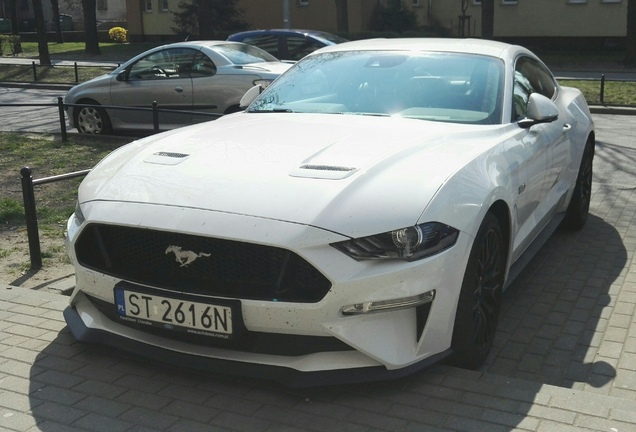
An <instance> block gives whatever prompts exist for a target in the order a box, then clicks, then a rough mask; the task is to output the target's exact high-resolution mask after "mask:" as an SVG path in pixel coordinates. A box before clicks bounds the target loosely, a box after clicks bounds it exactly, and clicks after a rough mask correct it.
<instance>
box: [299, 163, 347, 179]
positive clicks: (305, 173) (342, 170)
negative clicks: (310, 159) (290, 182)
mask: <svg viewBox="0 0 636 432" xmlns="http://www.w3.org/2000/svg"><path fill="white" fill-rule="evenodd" d="M356 171H358V168H352V167H343V166H336V165H301V166H300V167H298V168H296V169H294V170H292V172H290V173H289V175H290V176H291V177H303V178H315V179H326V180H341V179H344V178H347V177H349V176H351V175H353V174H354V173H355V172H356Z"/></svg>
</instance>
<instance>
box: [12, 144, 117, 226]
mask: <svg viewBox="0 0 636 432" xmlns="http://www.w3.org/2000/svg"><path fill="white" fill-rule="evenodd" d="M69 138H70V139H69V142H67V143H63V142H61V141H57V140H54V139H50V138H47V137H43V136H28V135H21V134H12V133H0V148H2V149H3V151H2V154H1V155H0V186H1V188H2V191H3V193H2V197H1V199H0V223H1V227H0V229H16V228H18V229H20V228H24V227H25V226H26V223H25V220H24V206H23V202H22V187H21V182H20V170H21V169H22V167H24V166H28V167H29V168H31V170H32V176H33V178H34V179H39V178H44V177H50V176H53V175H59V174H65V173H69V172H74V171H80V170H84V169H90V168H92V167H93V166H94V165H95V164H96V163H97V162H99V161H100V160H101V159H102V158H103V157H104V156H105V155H106V154H108V153H109V152H110V149H109V148H105V147H104V146H101V145H99V143H91V142H87V140H86V139H85V138H84V137H81V139H80V138H77V140H76V141H74V140H75V137H72V136H71V137H69ZM81 180H82V179H81V178H73V179H68V180H62V181H58V182H53V183H47V184H43V185H38V186H35V201H36V209H37V215H38V225H39V228H40V231H41V233H42V234H43V235H51V236H62V235H63V232H64V228H65V226H66V219H67V218H68V217H69V216H70V215H71V213H72V212H73V210H74V208H75V200H76V199H77V187H78V185H79V183H80V182H81ZM5 191H6V193H5Z"/></svg>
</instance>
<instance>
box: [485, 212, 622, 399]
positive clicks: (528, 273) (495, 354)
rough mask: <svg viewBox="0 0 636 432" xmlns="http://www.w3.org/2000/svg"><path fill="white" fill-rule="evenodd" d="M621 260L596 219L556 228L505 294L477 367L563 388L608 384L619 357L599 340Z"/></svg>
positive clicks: (610, 229)
mask: <svg viewBox="0 0 636 432" xmlns="http://www.w3.org/2000/svg"><path fill="white" fill-rule="evenodd" d="M627 259H628V256H627V250H626V249H625V246H624V245H623V241H622V238H621V236H620V234H619V233H618V231H617V230H616V228H615V227H614V226H612V225H611V224H609V223H607V222H605V221H604V220H603V219H601V218H600V217H598V216H594V215H590V217H589V219H588V221H587V224H586V225H585V227H584V228H583V229H582V230H581V231H579V232H568V231H565V230H557V232H556V233H555V234H554V235H553V236H552V237H551V238H550V239H549V240H548V242H547V243H546V244H545V245H544V246H543V248H541V249H540V251H539V252H538V253H537V255H536V256H535V257H534V258H533V259H532V260H531V262H530V263H529V265H528V266H527V267H526V268H525V269H524V270H523V271H522V272H521V274H520V275H519V277H518V278H517V280H516V281H515V282H513V283H512V285H511V286H510V287H509V289H508V290H507V291H506V292H505V294H504V296H503V303H502V311H501V319H500V322H499V326H498V330H497V336H496V340H495V345H494V347H493V351H492V353H491V355H490V356H489V358H488V359H487V361H486V364H485V365H484V367H483V368H482V370H483V371H485V372H488V373H495V374H499V375H503V376H509V377H514V378H520V379H525V380H529V381H533V382H537V383H542V384H550V385H554V386H559V387H566V388H576V389H582V388H585V386H586V385H589V386H592V387H596V388H600V387H603V386H606V385H608V384H609V383H610V382H611V380H612V379H613V378H615V377H616V374H617V370H616V368H617V362H618V360H619V359H618V358H617V357H615V356H612V355H610V354H609V353H606V349H607V348H606V347H604V346H603V345H602V343H603V342H604V341H607V340H608V335H607V334H606V332H608V330H610V326H612V322H611V311H612V308H613V307H614V306H616V303H617V297H618V295H619V291H620V284H618V283H617V280H619V278H620V276H621V273H622V272H623V270H624V267H625V264H626V262H627ZM616 330H618V328H617V329H616ZM624 330H626V329H624ZM609 336H610V337H612V336H611V335H609ZM616 337H618V335H617V336H616ZM610 340H611V339H610Z"/></svg>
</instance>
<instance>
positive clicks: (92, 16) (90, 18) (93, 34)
mask: <svg viewBox="0 0 636 432" xmlns="http://www.w3.org/2000/svg"><path fill="white" fill-rule="evenodd" d="M82 10H83V13H84V32H85V37H86V43H85V45H84V52H86V54H94V55H100V54H101V51H100V50H99V38H98V36H97V0H82Z"/></svg>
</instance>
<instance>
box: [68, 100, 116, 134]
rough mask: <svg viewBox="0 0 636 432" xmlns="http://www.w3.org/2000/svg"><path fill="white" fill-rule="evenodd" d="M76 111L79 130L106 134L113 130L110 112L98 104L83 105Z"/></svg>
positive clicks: (87, 132) (76, 124)
mask: <svg viewBox="0 0 636 432" xmlns="http://www.w3.org/2000/svg"><path fill="white" fill-rule="evenodd" d="M78 108H79V109H78V110H76V112H75V126H76V127H77V130H78V132H80V133H85V134H102V135H106V134H109V133H110V132H111V124H110V119H109V117H108V114H106V111H104V110H103V109H102V108H98V107H96V106H92V105H91V106H82V107H78Z"/></svg>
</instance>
